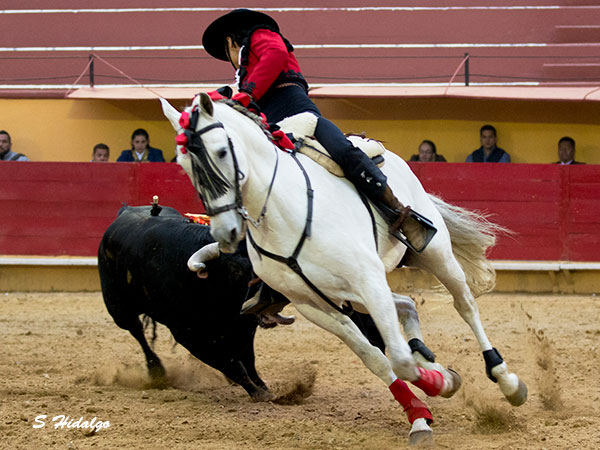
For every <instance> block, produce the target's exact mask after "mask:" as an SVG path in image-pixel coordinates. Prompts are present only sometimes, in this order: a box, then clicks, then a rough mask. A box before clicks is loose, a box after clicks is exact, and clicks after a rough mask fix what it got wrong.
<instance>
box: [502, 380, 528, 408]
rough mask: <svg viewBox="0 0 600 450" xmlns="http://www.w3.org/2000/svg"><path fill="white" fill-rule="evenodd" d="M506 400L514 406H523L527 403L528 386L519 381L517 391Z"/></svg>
mask: <svg viewBox="0 0 600 450" xmlns="http://www.w3.org/2000/svg"><path fill="white" fill-rule="evenodd" d="M506 399H507V400H508V402H509V403H510V404H511V405H513V406H521V405H522V404H523V403H525V402H526V401H527V385H526V384H525V383H523V382H522V381H521V380H519V387H518V388H517V390H516V391H515V392H514V393H513V394H511V395H507V396H506Z"/></svg>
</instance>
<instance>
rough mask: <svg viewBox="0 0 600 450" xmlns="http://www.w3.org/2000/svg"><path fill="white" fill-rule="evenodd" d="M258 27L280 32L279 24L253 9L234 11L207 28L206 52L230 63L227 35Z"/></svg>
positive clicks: (203, 40) (203, 42) (204, 40)
mask: <svg viewBox="0 0 600 450" xmlns="http://www.w3.org/2000/svg"><path fill="white" fill-rule="evenodd" d="M256 25H268V26H269V27H271V28H273V29H275V30H277V31H279V25H277V22H275V20H274V19H273V18H272V17H270V16H268V15H266V14H265V13H261V12H258V11H253V10H251V9H243V8H240V9H234V10H233V11H230V12H228V13H227V14H225V15H224V16H221V17H219V18H218V19H216V20H215V21H214V22H213V23H211V24H210V25H209V26H208V27H207V28H206V30H205V31H204V34H203V35H202V45H203V46H204V50H206V51H207V52H208V54H209V55H211V56H213V57H215V58H217V59H221V60H223V61H229V58H228V57H227V53H226V52H225V35H226V34H227V33H228V32H230V31H233V30H236V29H238V30H240V29H250V28H252V27H255V26H256Z"/></svg>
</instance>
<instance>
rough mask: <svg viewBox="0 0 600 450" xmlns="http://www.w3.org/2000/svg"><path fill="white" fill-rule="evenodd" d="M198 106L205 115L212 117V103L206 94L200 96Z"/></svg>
mask: <svg viewBox="0 0 600 450" xmlns="http://www.w3.org/2000/svg"><path fill="white" fill-rule="evenodd" d="M200 106H201V107H202V110H203V111H204V112H205V113H206V114H208V115H209V116H211V117H212V115H213V112H214V108H213V103H212V100H211V99H210V97H209V96H208V94H207V93H205V92H202V93H201V94H200Z"/></svg>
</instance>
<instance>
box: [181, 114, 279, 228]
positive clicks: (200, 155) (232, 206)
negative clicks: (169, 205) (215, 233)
mask: <svg viewBox="0 0 600 450" xmlns="http://www.w3.org/2000/svg"><path fill="white" fill-rule="evenodd" d="M198 114H199V113H198V110H197V109H195V110H194V111H193V112H192V117H190V121H189V124H190V126H189V128H187V129H186V130H185V131H184V133H185V135H186V137H187V145H185V148H186V149H187V150H188V151H189V152H191V153H193V154H194V155H195V156H196V157H197V159H198V161H196V162H195V163H193V164H192V166H193V167H194V169H196V168H197V167H195V166H196V165H197V164H202V163H201V161H203V162H204V164H205V165H210V166H211V169H213V170H212V171H213V172H214V175H213V177H215V176H216V177H218V178H219V179H220V180H221V183H220V184H221V185H222V188H221V189H220V190H217V192H215V191H211V190H207V189H206V182H207V181H208V180H204V186H203V180H202V179H199V178H198V177H196V184H197V187H198V191H199V196H200V198H201V200H202V202H203V203H204V208H205V209H206V214H208V215H209V216H211V217H214V216H216V215H218V214H222V213H224V212H227V211H231V210H235V211H236V212H237V213H238V214H239V215H240V216H241V217H242V219H243V220H244V221H247V222H249V223H250V224H252V226H254V227H255V228H258V227H259V226H260V224H261V222H262V220H263V218H264V217H265V215H266V213H267V203H268V202H269V197H270V196H271V192H272V190H273V184H274V183H275V177H276V175H277V168H278V166H279V151H278V150H277V148H276V147H275V146H274V145H273V149H274V151H275V158H276V159H275V167H274V169H273V175H272V177H271V182H270V184H269V189H268V190H267V196H266V198H265V202H264V204H263V207H262V209H261V212H260V214H259V215H258V218H257V219H256V220H254V219H252V217H251V216H250V213H249V212H248V210H247V209H246V207H245V206H244V204H243V200H242V189H241V186H240V180H243V179H244V177H245V175H244V173H243V172H242V171H241V170H240V167H239V163H238V159H237V157H236V153H235V148H234V145H233V142H232V141H231V138H230V137H229V136H227V142H228V148H229V151H230V152H231V158H232V160H233V169H234V173H235V177H234V180H235V181H234V185H233V188H234V189H235V199H234V201H233V203H228V204H226V205H223V206H219V207H217V208H212V207H211V206H210V203H209V201H208V197H213V198H216V197H218V196H220V195H223V194H224V193H225V192H226V191H227V189H229V188H231V187H232V186H231V183H230V182H229V181H227V179H226V178H225V176H224V175H223V172H221V170H220V169H219V168H218V166H217V165H216V164H214V163H213V161H212V160H211V159H210V156H209V154H208V150H207V148H206V146H205V145H204V142H203V141H202V135H203V134H205V133H207V132H209V131H211V130H214V129H215V128H221V129H223V131H225V127H224V126H223V123H222V122H215V123H212V124H210V125H207V126H205V127H204V128H201V129H200V130H198V131H192V129H193V126H195V125H196V124H197V121H198ZM225 134H227V131H225ZM204 170H205V172H208V170H207V168H204ZM202 191H204V193H202ZM207 191H208V192H207ZM219 192H220V194H219Z"/></svg>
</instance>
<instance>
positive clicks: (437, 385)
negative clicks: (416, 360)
mask: <svg viewBox="0 0 600 450" xmlns="http://www.w3.org/2000/svg"><path fill="white" fill-rule="evenodd" d="M417 369H418V370H419V374H420V378H419V379H418V380H417V381H413V382H412V384H414V385H415V386H416V387H418V388H419V389H421V390H422V391H423V392H425V393H426V394H427V395H429V396H430V397H435V396H436V395H440V392H442V389H443V388H444V376H443V375H442V374H441V373H440V372H438V371H437V370H427V369H423V368H421V367H417Z"/></svg>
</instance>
